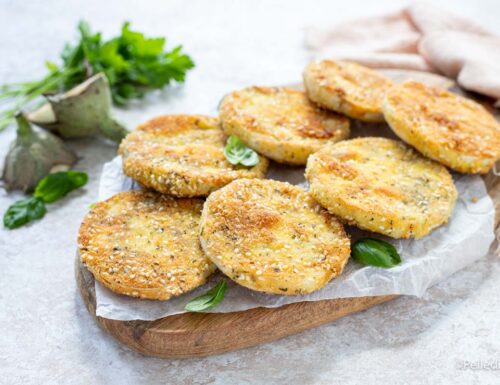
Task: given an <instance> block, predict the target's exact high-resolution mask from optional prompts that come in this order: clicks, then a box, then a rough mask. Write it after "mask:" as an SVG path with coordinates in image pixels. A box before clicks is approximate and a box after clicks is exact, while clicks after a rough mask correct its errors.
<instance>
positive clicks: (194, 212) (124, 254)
mask: <svg viewBox="0 0 500 385" xmlns="http://www.w3.org/2000/svg"><path fill="white" fill-rule="evenodd" d="M202 206H203V201H202V200H201V199H196V198H190V199H189V198H186V199H181V198H174V197H168V196H162V195H160V194H157V193H154V192H147V191H127V192H122V193H119V194H117V195H115V196H113V197H112V198H110V199H108V200H106V201H103V202H99V203H97V204H96V205H95V207H94V208H93V209H92V210H91V211H90V213H89V214H88V215H87V216H86V217H85V219H84V220H83V223H82V225H81V227H80V232H79V236H78V252H79V254H80V258H81V261H82V262H83V263H84V265H85V266H86V267H87V268H88V270H89V271H90V272H91V273H92V274H93V275H94V277H95V278H96V279H97V280H98V281H99V282H101V283H102V284H103V285H104V286H106V287H107V288H109V289H111V290H112V291H114V292H116V293H120V294H125V295H128V296H132V297H139V298H147V299H159V300H166V299H169V298H170V297H173V296H178V295H181V294H183V293H186V292H188V291H191V290H193V289H194V288H196V287H198V286H200V285H202V284H204V283H205V282H206V280H207V277H208V276H210V275H211V274H212V273H213V272H214V270H215V265H214V264H213V263H212V262H210V260H209V259H208V258H207V257H206V256H205V254H204V253H203V251H202V249H201V247H200V243H199V239H198V226H199V220H200V215H201V209H202Z"/></svg>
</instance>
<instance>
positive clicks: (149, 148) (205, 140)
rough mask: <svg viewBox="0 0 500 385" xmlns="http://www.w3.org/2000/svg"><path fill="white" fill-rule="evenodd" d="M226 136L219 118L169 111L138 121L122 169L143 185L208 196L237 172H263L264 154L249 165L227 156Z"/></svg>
mask: <svg viewBox="0 0 500 385" xmlns="http://www.w3.org/2000/svg"><path fill="white" fill-rule="evenodd" d="M225 144H226V137H225V135H224V133H223V132H222V129H221V128H220V125H219V121H218V119H216V118H212V117H208V116H201V115H166V116H160V117H158V118H155V119H152V120H150V121H148V122H146V123H144V124H142V125H140V126H139V127H138V128H137V129H136V130H135V131H133V132H131V133H130V134H129V135H127V137H126V138H125V139H124V140H123V141H122V143H121V145H120V148H119V154H120V155H121V156H122V158H123V170H124V173H125V174H126V175H128V176H130V177H131V178H132V179H134V180H136V181H138V182H139V183H140V184H141V185H143V186H146V187H149V188H152V189H154V190H156V191H159V192H161V193H165V194H170V195H174V196H177V197H196V196H207V195H208V194H210V193H211V192H212V191H214V190H217V189H218V188H220V187H222V186H225V185H226V184H228V183H230V182H232V181H233V180H235V179H239V178H262V177H263V176H264V175H265V173H266V171H267V167H268V164H269V161H268V160H267V159H265V158H264V157H263V156H259V163H258V164H257V165H255V166H253V167H251V168H247V167H244V166H240V165H236V166H235V165H232V164H231V163H229V162H228V161H227V160H226V158H225V157H224V146H225Z"/></svg>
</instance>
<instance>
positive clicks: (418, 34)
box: [306, 2, 500, 104]
mask: <svg viewBox="0 0 500 385" xmlns="http://www.w3.org/2000/svg"><path fill="white" fill-rule="evenodd" d="M306 42H307V44H308V46H309V47H310V48H311V49H312V50H313V51H314V52H315V54H316V56H318V57H320V58H332V59H343V60H352V61H356V62H358V63H361V64H364V65H366V66H368V67H373V68H402V69H410V70H419V71H428V72H436V73H442V74H444V75H446V76H448V77H452V78H455V79H456V80H457V81H458V83H459V84H460V85H461V86H462V87H464V88H465V89H468V90H471V91H476V92H479V93H481V94H484V95H488V96H490V97H492V98H495V99H497V100H498V99H500V38H499V37H497V36H496V35H494V34H493V33H492V32H490V31H488V30H487V29H485V28H483V27H482V26H480V25H478V24H476V23H475V22H473V21H471V20H468V19H466V18H463V17H461V16H458V15H455V14H453V13H451V12H449V11H446V10H443V9H441V8H438V7H436V6H435V5H433V4H431V3H429V2H418V3H414V4H412V5H410V6H408V7H407V8H405V9H403V10H401V11H400V12H397V13H393V14H388V15H382V16H375V17H371V18H365V19H360V20H354V21H350V22H345V23H342V24H339V25H337V26H334V27H331V28H324V29H320V28H316V27H314V28H310V29H308V30H307V35H306ZM497 104H498V102H497Z"/></svg>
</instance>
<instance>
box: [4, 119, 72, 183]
mask: <svg viewBox="0 0 500 385" xmlns="http://www.w3.org/2000/svg"><path fill="white" fill-rule="evenodd" d="M16 121H17V138H16V139H15V140H14V142H13V143H12V144H11V146H10V149H9V151H8V153H7V155H6V157H5V163H4V169H3V175H2V179H3V182H4V186H5V188H6V189H7V190H8V191H10V190H23V191H24V192H30V191H32V190H33V189H34V188H35V187H36V185H37V184H38V182H39V181H40V180H41V179H42V178H43V177H44V176H46V175H47V174H49V173H50V172H51V170H53V169H54V168H61V167H67V168H70V167H71V166H72V165H73V164H74V163H75V162H76V160H77V157H76V154H75V153H74V152H73V151H72V150H71V149H70V148H69V147H67V146H66V145H65V144H64V142H63V141H62V140H61V139H59V138H58V137H57V136H55V135H53V134H51V133H50V132H47V131H45V130H42V129H34V128H33V127H32V126H31V124H30V123H29V122H28V120H27V119H26V117H25V116H24V115H23V114H18V115H17V116H16Z"/></svg>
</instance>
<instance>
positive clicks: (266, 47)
mask: <svg viewBox="0 0 500 385" xmlns="http://www.w3.org/2000/svg"><path fill="white" fill-rule="evenodd" d="M404 3H405V2H404V1H403V2H401V1H392V2H389V1H378V2H362V1H360V0H351V1H349V2H334V1H312V2H305V1H304V2H289V1H288V2H287V1H281V2H275V1H273V2H266V5H265V6H264V2H260V1H258V2H255V1H252V2H250V1H248V2H230V1H226V2H219V1H217V2H202V1H191V2H189V3H188V2H182V1H169V2H167V1H155V2H153V1H151V2H148V1H142V2H135V3H134V2H130V1H95V0H87V1H51V2H35V1H22V2H21V1H6V0H2V1H1V2H0V32H1V36H2V39H1V43H0V57H1V58H2V60H1V61H0V82H1V83H3V82H6V81H17V80H21V79H29V78H31V77H33V76H36V75H39V74H41V73H43V67H42V65H43V62H44V60H45V59H47V58H55V57H56V55H57V53H58V51H59V50H60V48H61V46H62V44H63V42H64V41H66V40H68V38H70V37H71V36H72V35H73V34H74V32H73V31H74V27H75V24H76V22H77V20H78V19H79V18H82V17H83V18H86V19H88V20H89V21H91V22H92V25H93V26H94V27H95V28H96V29H100V30H103V31H104V32H105V33H106V34H111V33H114V32H115V31H116V30H117V29H118V28H119V25H120V23H121V21H122V20H125V19H129V20H131V21H132V22H133V26H135V27H136V28H138V29H140V30H144V31H147V32H148V33H150V34H160V35H168V36H169V38H170V39H171V41H172V44H174V43H178V42H183V43H184V44H185V47H186V50H187V51H188V52H189V53H191V54H192V55H193V56H194V58H195V60H196V62H197V64H198V68H197V69H196V71H194V72H193V73H191V76H189V78H188V82H187V84H186V86H185V87H183V88H179V89H176V90H171V91H169V92H165V93H163V94H160V95H155V96H152V97H150V98H148V99H147V100H146V101H144V102H139V103H136V105H135V106H134V107H133V108H130V109H129V110H127V111H120V116H121V118H122V119H123V120H124V121H126V122H127V123H128V124H129V125H130V126H133V125H135V124H136V123H138V122H139V121H141V120H143V119H145V118H148V117H150V116H153V115H155V114H158V113H161V112H200V113H206V112H211V111H212V110H213V108H214V106H215V105H216V103H217V102H218V100H219V98H220V97H221V95H223V94H224V93H225V92H228V91H230V90H231V89H232V88H236V87H241V86H244V85H248V84H273V83H274V84H280V83H286V82H291V81H297V79H298V77H299V76H300V72H301V69H302V67H303V65H304V63H305V62H306V61H307V59H308V56H307V53H306V52H305V51H304V49H303V47H302V28H303V27H304V26H306V25H311V24H313V23H322V24H323V23H326V22H328V21H338V20H344V19H348V18H350V17H354V16H356V15H369V14H372V13H375V12H382V11H384V10H388V9H396V8H397V7H398V6H399V5H401V4H404ZM439 3H444V4H448V6H451V4H452V3H453V4H454V5H453V7H454V9H458V10H460V11H461V12H462V13H464V14H468V15H471V16H472V17H476V18H477V19H479V20H481V21H482V22H483V23H484V24H485V25H487V26H489V27H490V28H492V29H496V30H497V32H500V27H499V25H498V23H497V20H498V16H500V6H499V5H498V2H496V1H493V0H490V1H482V2H478V1H476V2H467V1H465V0H463V1H454V2H453V1H440V2H439ZM457 4H460V6H458V5H457ZM0 135H1V140H0V154H1V155H3V154H4V153H5V150H6V145H7V144H8V142H9V141H10V139H11V138H12V136H13V132H12V130H10V131H9V132H6V133H2V134H0ZM72 146H74V147H75V148H76V150H77V151H78V153H79V154H81V155H82V159H81V160H80V162H79V163H78V166H77V167H78V168H79V169H83V170H86V171H87V172H89V174H90V183H89V185H88V186H87V187H86V189H85V190H83V191H80V192H78V193H76V194H74V195H73V196H72V197H71V198H68V199H65V200H63V201H61V202H60V203H57V204H54V205H52V206H51V207H50V212H49V214H48V215H47V216H46V218H44V219H43V221H42V222H40V223H36V224H34V225H32V226H28V227H26V228H23V229H19V230H16V231H12V232H6V231H5V230H3V229H2V230H0V271H1V272H2V277H1V278H0V309H1V310H0V322H1V324H2V325H3V330H2V332H1V334H0V362H1V364H0V383H1V384H9V385H10V384H136V383H137V384H150V383H151V384H155V383H163V384H165V383H172V384H205V383H211V384H254V383H255V384H274V383H278V384H292V383H301V384H331V383H342V384H356V383H360V382H362V383H365V384H371V383H382V382H383V383H405V384H426V383H432V384H438V383H439V384H441V383H443V384H444V383H453V384H458V383H463V384H474V383H477V384H498V383H500V370H496V371H495V370H460V369H459V367H460V365H461V363H462V362H463V361H474V362H475V361H479V360H482V361H483V362H488V361H500V310H499V305H500V296H499V294H498V293H499V291H500V260H499V258H498V256H497V257H493V256H492V257H490V258H487V259H483V260H481V261H480V262H478V263H476V264H475V265H473V266H471V267H469V268H467V269H466V270H464V271H462V272H460V273H458V274H455V275H454V276H453V277H452V278H451V279H449V280H447V281H446V282H443V283H442V284H440V285H438V286H437V287H435V288H433V289H431V291H430V292H429V294H428V296H427V298H426V299H414V298H401V299H398V300H396V301H393V302H391V303H388V304H385V305H381V306H379V307H377V308H374V309H371V310H369V311H366V312H363V313H361V314H357V315H354V316H352V317H348V318H345V319H342V320H339V321H337V322H335V323H332V324H330V325H325V326H322V327H319V328H316V329H314V330H310V331H307V332H305V333H302V334H299V335H297V336H292V337H289V338H286V339H283V340H280V341H276V342H273V343H270V344H266V345H263V346H260V347H255V348H251V349H246V350H242V351H239V352H235V353H229V354H225V355H221V356H216V357H209V358H198V359H188V360H160V359H151V358H146V357H142V356H140V355H138V354H136V353H133V352H131V351H129V350H128V349H127V348H124V347H122V346H120V345H119V344H117V343H115V342H114V341H113V340H112V339H111V337H109V336H108V335H106V334H105V333H103V332H102V331H101V330H100V329H98V327H97V326H96V325H95V324H94V322H93V320H92V319H91V318H90V316H89V315H88V314H87V312H86V310H85V309H84V307H83V305H82V302H81V300H80V298H79V295H78V293H77V290H76V285H75V282H74V277H73V260H74V248H75V236H76V233H77V230H78V225H79V222H80V220H81V218H82V217H83V215H84V214H85V213H86V211H87V209H88V206H89V204H90V203H92V202H93V201H94V200H95V199H96V195H97V191H96V187H97V181H98V175H99V173H100V168H101V165H102V163H103V162H105V161H107V160H110V159H111V158H112V157H113V156H114V153H115V150H114V148H113V146H111V145H109V144H107V143H104V142H100V141H98V140H84V141H78V142H72ZM16 197H17V196H16V195H11V196H7V195H6V194H5V192H3V191H0V209H1V211H2V212H3V211H4V210H5V208H6V207H7V206H8V205H9V204H10V202H12V201H13V200H14V199H15V198H16Z"/></svg>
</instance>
